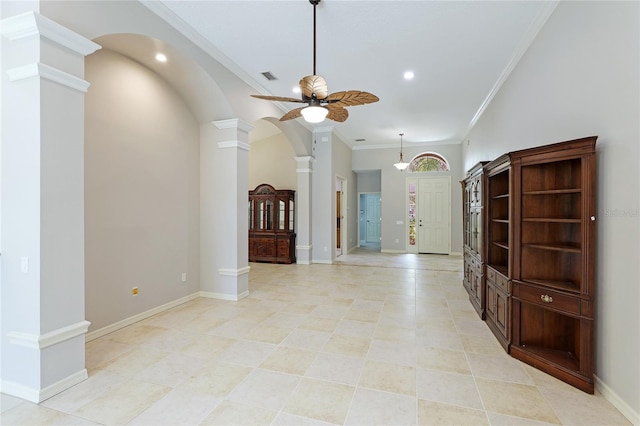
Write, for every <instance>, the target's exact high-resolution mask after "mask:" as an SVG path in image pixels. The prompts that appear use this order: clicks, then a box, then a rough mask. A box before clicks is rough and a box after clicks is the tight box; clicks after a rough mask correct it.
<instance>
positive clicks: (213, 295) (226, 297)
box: [199, 290, 249, 302]
mask: <svg viewBox="0 0 640 426" xmlns="http://www.w3.org/2000/svg"><path fill="white" fill-rule="evenodd" d="M248 295H249V290H247V291H244V292H242V293H240V294H239V295H237V296H234V295H232V294H226V293H214V292H211V291H201V292H200V293H199V296H200V297H206V298H208V299H220V300H229V301H231V302H237V301H238V300H240V299H244V298H245V297H247V296H248Z"/></svg>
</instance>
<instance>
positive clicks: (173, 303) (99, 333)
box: [84, 292, 200, 342]
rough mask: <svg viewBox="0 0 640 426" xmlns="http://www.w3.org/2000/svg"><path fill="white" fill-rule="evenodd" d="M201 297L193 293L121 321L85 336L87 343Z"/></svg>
mask: <svg viewBox="0 0 640 426" xmlns="http://www.w3.org/2000/svg"><path fill="white" fill-rule="evenodd" d="M199 296H200V292H195V293H192V294H190V295H188V296H185V297H181V298H180V299H176V300H173V301H171V302H169V303H165V304H164V305H160V306H156V307H155V308H152V309H149V310H148V311H145V312H141V313H139V314H136V315H134V316H132V317H129V318H125V319H123V320H121V321H118V322H116V323H113V324H111V325H108V326H106V327H102V328H100V329H98V330H95V331H92V332H90V333H87V334H86V335H85V338H84V339H85V342H90V341H92V340H95V339H97V338H98V337H102V336H105V335H107V334H109V333H113V332H114V331H116V330H120V329H121V328H124V327H127V326H129V325H131V324H135V323H137V322H139V321H142V320H144V319H147V318H149V317H152V316H154V315H156V314H159V313H160V312H164V311H166V310H168V309H171V308H174V307H176V306H178V305H182V304H183V303H186V302H188V301H190V300H193V299H197V298H198V297H199Z"/></svg>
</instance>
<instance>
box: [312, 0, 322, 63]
mask: <svg viewBox="0 0 640 426" xmlns="http://www.w3.org/2000/svg"><path fill="white" fill-rule="evenodd" d="M320 1H321V0H309V3H311V4H312V5H313V75H317V74H316V6H317V5H318V4H319V3H320Z"/></svg>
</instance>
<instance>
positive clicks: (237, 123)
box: [212, 118, 254, 133]
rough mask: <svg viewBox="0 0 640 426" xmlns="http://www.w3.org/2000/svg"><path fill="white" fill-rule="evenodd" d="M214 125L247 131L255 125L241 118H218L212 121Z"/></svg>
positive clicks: (220, 127) (218, 127)
mask: <svg viewBox="0 0 640 426" xmlns="http://www.w3.org/2000/svg"><path fill="white" fill-rule="evenodd" d="M212 123H213V125H214V126H216V128H217V129H220V130H222V129H239V130H242V131H243V132H245V133H249V132H250V131H252V130H253V129H254V126H253V125H251V124H249V123H247V122H246V121H244V120H241V119H239V118H230V119H228V120H216V121H212Z"/></svg>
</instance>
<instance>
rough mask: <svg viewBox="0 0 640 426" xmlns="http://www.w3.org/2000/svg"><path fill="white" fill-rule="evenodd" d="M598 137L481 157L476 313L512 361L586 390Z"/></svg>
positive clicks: (592, 303) (590, 360) (590, 362)
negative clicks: (479, 308)
mask: <svg viewBox="0 0 640 426" xmlns="http://www.w3.org/2000/svg"><path fill="white" fill-rule="evenodd" d="M596 139H597V137H595V136H593V137H588V138H583V139H576V140H572V141H567V142H560V143H556V144H552V145H545V146H541V147H536V148H529V149H524V150H521V151H514V152H510V153H507V154H505V155H503V156H501V157H499V158H497V159H496V160H494V161H492V162H490V163H488V164H485V165H484V166H483V173H484V176H485V179H484V184H485V204H484V215H485V222H484V223H485V232H484V236H483V238H484V240H485V241H484V242H483V243H479V244H480V246H481V247H484V248H485V251H486V252H485V255H484V265H485V275H484V279H483V280H482V281H481V287H482V288H481V291H480V293H481V294H484V307H485V309H484V311H483V312H484V314H485V316H486V321H487V325H488V326H489V328H490V329H491V330H492V331H493V333H494V335H495V336H496V338H497V339H498V341H499V342H500V343H501V344H502V346H503V347H504V348H505V350H506V351H507V352H509V353H511V355H512V356H514V357H515V358H518V359H520V360H522V361H524V362H526V363H529V364H531V365H533V366H535V367H536V368H539V369H541V370H543V371H546V372H547V373H549V374H551V375H553V376H555V377H557V378H559V379H561V380H564V381H565V382H567V383H569V384H571V385H573V386H575V387H577V388H579V389H582V390H584V391H585V392H589V393H593V391H594V386H593V366H594V359H593V353H594V337H593V336H594V329H593V323H594V307H595V298H594V296H595V295H594V289H595V251H594V247H595V239H594V236H595V219H596V218H595V211H596V208H595V206H596V194H595V184H596V162H595V161H596V160H595V156H596V153H595V143H596ZM465 250H466V245H465ZM466 259H467V257H466V251H465V265H466ZM470 263H472V261H470ZM465 268H467V267H466V266H465ZM465 271H466V269H465ZM465 277H466V275H465ZM467 285H468V284H465V286H467ZM472 302H473V300H472Z"/></svg>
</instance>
